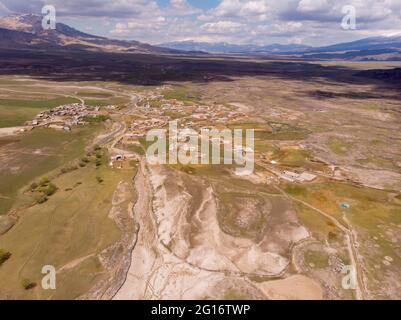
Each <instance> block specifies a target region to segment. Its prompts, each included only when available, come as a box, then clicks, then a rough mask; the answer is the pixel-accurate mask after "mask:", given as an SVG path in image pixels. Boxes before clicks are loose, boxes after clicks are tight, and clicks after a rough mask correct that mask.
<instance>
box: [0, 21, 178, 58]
mask: <svg viewBox="0 0 401 320" xmlns="http://www.w3.org/2000/svg"><path fill="white" fill-rule="evenodd" d="M0 48H7V49H46V50H49V49H66V50H88V51H106V52H133V53H158V54H163V53H176V50H172V49H166V48H160V47H155V46H151V45H149V44H145V43H141V42H138V41H122V40H113V39H108V38H105V37H99V36H94V35H90V34H87V33H84V32H81V31H78V30H76V29H74V28H71V27H69V26H68V25H66V24H63V23H57V24H56V29H55V30H44V29H43V28H42V17H41V16H39V15H34V14H23V15H18V14H13V15H9V16H5V17H0Z"/></svg>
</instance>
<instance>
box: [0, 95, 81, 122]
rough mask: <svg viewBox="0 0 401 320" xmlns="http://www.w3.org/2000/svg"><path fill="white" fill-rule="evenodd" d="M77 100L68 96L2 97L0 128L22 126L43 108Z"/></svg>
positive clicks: (0, 103) (0, 102) (0, 101)
mask: <svg viewBox="0 0 401 320" xmlns="http://www.w3.org/2000/svg"><path fill="white" fill-rule="evenodd" d="M76 102H79V100H77V99H74V98H67V97H66V98H55V99H49V100H19V99H0V128H7V127H15V126H21V125H23V124H24V123H25V122H26V121H29V120H32V119H33V118H34V117H35V116H36V115H37V114H38V113H39V112H41V111H43V110H47V109H51V108H55V107H57V106H59V105H63V104H68V103H76Z"/></svg>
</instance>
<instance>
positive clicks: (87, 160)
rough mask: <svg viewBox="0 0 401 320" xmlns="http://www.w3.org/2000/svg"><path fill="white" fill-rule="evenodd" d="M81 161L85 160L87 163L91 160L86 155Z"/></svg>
mask: <svg viewBox="0 0 401 320" xmlns="http://www.w3.org/2000/svg"><path fill="white" fill-rule="evenodd" d="M81 161H82V162H85V163H88V162H89V159H88V158H87V157H84V158H82V159H81Z"/></svg>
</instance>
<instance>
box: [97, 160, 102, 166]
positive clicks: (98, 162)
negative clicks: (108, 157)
mask: <svg viewBox="0 0 401 320" xmlns="http://www.w3.org/2000/svg"><path fill="white" fill-rule="evenodd" d="M101 165H102V160H100V159H97V160H96V167H100V166H101Z"/></svg>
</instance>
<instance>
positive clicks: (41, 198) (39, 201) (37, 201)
mask: <svg viewBox="0 0 401 320" xmlns="http://www.w3.org/2000/svg"><path fill="white" fill-rule="evenodd" d="M47 200H49V199H48V198H47V197H46V196H45V195H44V194H43V195H41V196H39V197H37V199H36V203H38V204H42V203H45V202H46V201H47Z"/></svg>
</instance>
